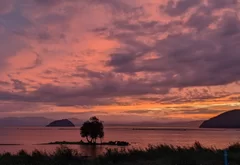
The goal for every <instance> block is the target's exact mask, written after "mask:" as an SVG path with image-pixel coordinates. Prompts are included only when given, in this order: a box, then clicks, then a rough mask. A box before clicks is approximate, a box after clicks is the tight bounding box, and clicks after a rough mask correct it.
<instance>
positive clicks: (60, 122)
mask: <svg viewBox="0 0 240 165" xmlns="http://www.w3.org/2000/svg"><path fill="white" fill-rule="evenodd" d="M46 127H75V125H74V124H73V123H72V122H71V121H70V120H68V119H62V120H55V121H53V122H51V123H50V124H48V125H47V126H46Z"/></svg>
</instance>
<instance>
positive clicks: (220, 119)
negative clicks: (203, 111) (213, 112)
mask: <svg viewBox="0 0 240 165" xmlns="http://www.w3.org/2000/svg"><path fill="white" fill-rule="evenodd" d="M200 128H240V110H239V109H236V110H232V111H227V112H224V113H222V114H220V115H218V116H216V117H213V118H211V119H209V120H206V121H204V122H203V123H202V124H201V125H200Z"/></svg>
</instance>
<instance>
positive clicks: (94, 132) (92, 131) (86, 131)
mask: <svg viewBox="0 0 240 165" xmlns="http://www.w3.org/2000/svg"><path fill="white" fill-rule="evenodd" d="M103 129H104V127H103V122H102V121H100V120H99V119H98V118H97V117H96V116H93V117H91V118H90V119H89V120H88V121H86V122H84V123H83V125H82V127H81V128H80V134H81V137H85V138H86V139H87V141H88V143H96V141H97V138H100V140H101V142H102V138H103V137H104V130H103Z"/></svg>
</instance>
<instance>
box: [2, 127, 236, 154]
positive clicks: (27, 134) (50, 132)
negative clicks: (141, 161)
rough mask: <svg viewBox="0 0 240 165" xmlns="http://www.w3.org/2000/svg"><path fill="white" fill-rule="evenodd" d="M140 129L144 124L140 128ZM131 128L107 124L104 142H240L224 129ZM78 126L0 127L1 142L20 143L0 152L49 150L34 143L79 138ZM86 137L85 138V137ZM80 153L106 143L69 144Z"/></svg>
mask: <svg viewBox="0 0 240 165" xmlns="http://www.w3.org/2000/svg"><path fill="white" fill-rule="evenodd" d="M142 128H143V127H142ZM157 129H158V130H133V127H107V128H105V139H104V141H110V140H113V141H114V140H122V141H128V142H130V143H131V146H130V148H131V147H135V148H145V147H147V146H148V145H149V144H152V145H157V144H172V145H180V146H188V145H192V144H193V143H194V142H195V141H199V142H200V143H202V144H203V145H205V146H215V147H217V148H224V147H226V146H228V145H229V144H232V143H235V142H239V141H240V130H227V129H189V128H186V129H162V128H157ZM80 139H81V138H80V134H79V129H78V128H70V129H68V128H67V129H66V128H43V127H42V128H41V127H38V128H36V127H35V128H0V144H21V145H19V146H12V145H0V152H13V153H15V152H17V151H19V150H20V149H24V150H26V151H28V152H31V151H32V150H34V149H39V150H43V151H47V152H52V151H53V150H54V149H55V148H56V147H57V145H51V146H49V145H37V144H40V143H48V142H53V141H64V140H65V141H79V140H80ZM84 140H85V139H84ZM69 147H70V148H74V149H77V150H79V151H80V152H81V153H83V155H90V156H95V155H98V154H102V153H104V152H105V149H106V147H107V148H113V147H109V146H97V147H91V146H78V145H76V146H72V145H71V146H69Z"/></svg>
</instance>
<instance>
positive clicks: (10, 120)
mask: <svg viewBox="0 0 240 165" xmlns="http://www.w3.org/2000/svg"><path fill="white" fill-rule="evenodd" d="M54 120H55V119H50V118H45V117H6V118H1V119H0V127H44V126H46V125H47V124H49V123H50V122H52V121H54ZM68 120H70V121H71V122H72V123H73V124H74V125H76V126H80V125H81V124H82V123H83V120H80V119H77V118H69V119H68Z"/></svg>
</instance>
